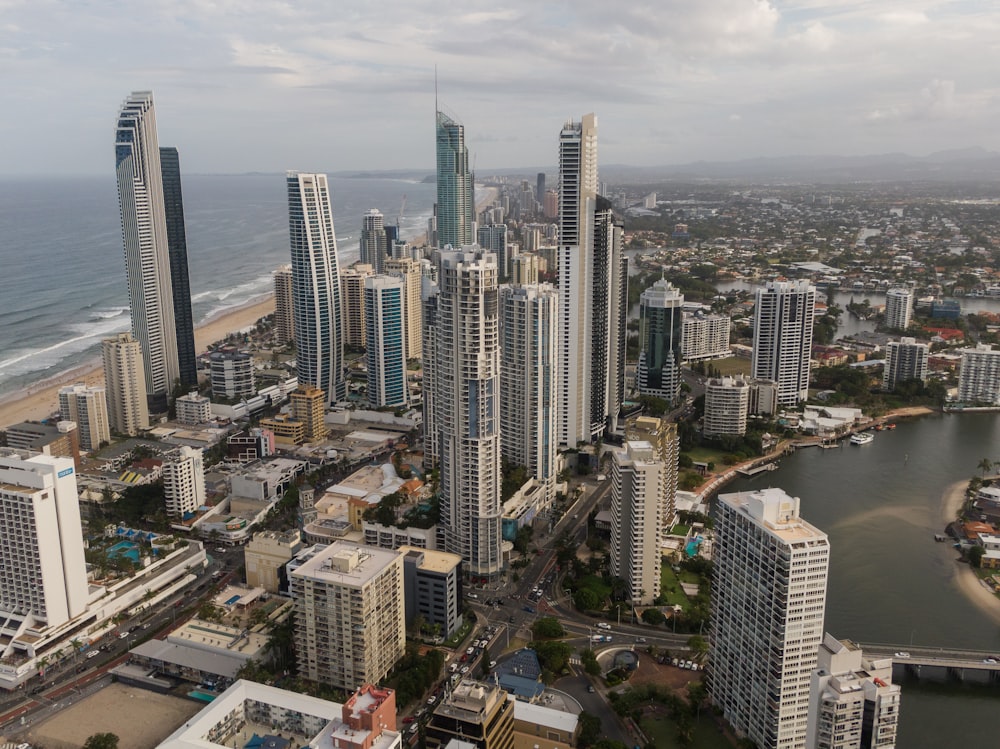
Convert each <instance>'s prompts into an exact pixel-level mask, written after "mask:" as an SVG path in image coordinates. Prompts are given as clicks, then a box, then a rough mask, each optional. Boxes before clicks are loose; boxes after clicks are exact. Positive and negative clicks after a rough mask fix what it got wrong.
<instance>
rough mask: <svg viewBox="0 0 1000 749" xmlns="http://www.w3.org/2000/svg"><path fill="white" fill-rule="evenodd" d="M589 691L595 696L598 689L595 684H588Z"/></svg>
mask: <svg viewBox="0 0 1000 749" xmlns="http://www.w3.org/2000/svg"><path fill="white" fill-rule="evenodd" d="M587 691H588V692H590V693H591V694H593V693H594V692H596V691H597V690H596V689H594V685H593V684H588V685H587Z"/></svg>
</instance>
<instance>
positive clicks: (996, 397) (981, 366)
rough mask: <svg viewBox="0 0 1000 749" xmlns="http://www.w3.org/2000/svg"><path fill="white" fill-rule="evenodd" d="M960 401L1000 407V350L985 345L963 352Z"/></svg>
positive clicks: (960, 372) (959, 377)
mask: <svg viewBox="0 0 1000 749" xmlns="http://www.w3.org/2000/svg"><path fill="white" fill-rule="evenodd" d="M958 400H959V401H960V402H962V403H985V404H988V405H992V406H996V405H1000V349H997V350H994V349H993V347H992V346H990V345H989V344H985V343H980V344H978V345H977V346H976V347H975V348H970V349H965V350H964V351H963V352H962V362H961V364H960V365H959V370H958Z"/></svg>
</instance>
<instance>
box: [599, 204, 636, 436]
mask: <svg viewBox="0 0 1000 749" xmlns="http://www.w3.org/2000/svg"><path fill="white" fill-rule="evenodd" d="M622 234H623V228H622V223H621V220H620V219H618V218H617V217H616V216H615V214H614V211H613V210H612V206H611V201H610V200H608V199H607V198H602V197H600V196H598V197H597V207H596V209H595V211H594V265H593V276H592V278H593V291H592V297H591V298H592V299H593V305H594V306H593V311H592V318H591V329H590V336H591V341H592V343H591V352H592V357H593V358H592V369H591V377H592V379H591V389H590V418H591V424H590V429H591V434H592V435H593V436H594V437H598V436H599V435H601V434H603V433H605V432H608V433H611V432H614V431H616V429H617V426H618V413H619V411H620V410H621V405H622V400H623V399H624V397H625V336H626V332H625V326H626V317H627V313H628V309H627V307H628V289H627V284H628V258H627V257H626V256H625V253H624V252H623V251H622Z"/></svg>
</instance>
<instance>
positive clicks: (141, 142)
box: [115, 91, 180, 411]
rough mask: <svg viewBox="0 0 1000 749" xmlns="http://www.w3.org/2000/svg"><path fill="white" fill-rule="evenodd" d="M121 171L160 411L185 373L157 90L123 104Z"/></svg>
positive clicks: (133, 302) (129, 272)
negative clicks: (182, 370) (176, 316)
mask: <svg viewBox="0 0 1000 749" xmlns="http://www.w3.org/2000/svg"><path fill="white" fill-rule="evenodd" d="M115 171H116V173H117V177H118V207H119V209H120V212H121V224H122V244H123V248H124V251H125V273H126V276H127V278H128V299H129V307H130V309H131V313H132V333H133V335H134V336H135V338H136V340H137V341H139V345H140V346H141V347H142V362H143V366H144V368H145V384H146V393H147V394H148V395H149V396H151V398H150V403H151V405H153V407H154V408H155V409H156V410H157V411H159V410H160V409H161V408H164V409H165V407H166V405H167V396H168V395H169V393H170V391H171V390H172V388H173V385H174V380H176V379H177V378H178V377H179V376H180V368H179V364H178V359H177V335H176V332H175V327H174V296H173V286H172V283H171V277H170V252H169V242H168V237H167V222H166V215H165V208H164V200H163V175H162V171H161V168H160V148H159V145H158V144H157V140H156V115H155V112H154V109H153V94H152V92H151V91H136V92H134V93H132V94H131V95H130V96H129V97H128V98H127V99H126V100H125V103H124V104H122V108H121V112H120V113H119V115H118V121H117V126H116V130H115Z"/></svg>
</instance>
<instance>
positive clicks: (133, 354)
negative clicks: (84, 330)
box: [101, 333, 149, 436]
mask: <svg viewBox="0 0 1000 749" xmlns="http://www.w3.org/2000/svg"><path fill="white" fill-rule="evenodd" d="M101 347H102V351H103V355H104V386H105V389H106V391H107V398H108V424H109V426H110V427H111V429H113V430H114V431H116V432H118V433H119V434H128V435H133V436H134V435H136V434H138V433H139V431H140V430H142V429H149V409H148V408H147V406H146V375H145V372H144V368H143V366H142V350H141V349H142V347H141V346H140V344H139V342H138V341H137V340H135V338H133V337H132V336H131V335H130V334H128V333H119V334H118V335H116V336H115V337H114V338H105V339H104V340H103V341H102V342H101Z"/></svg>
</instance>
